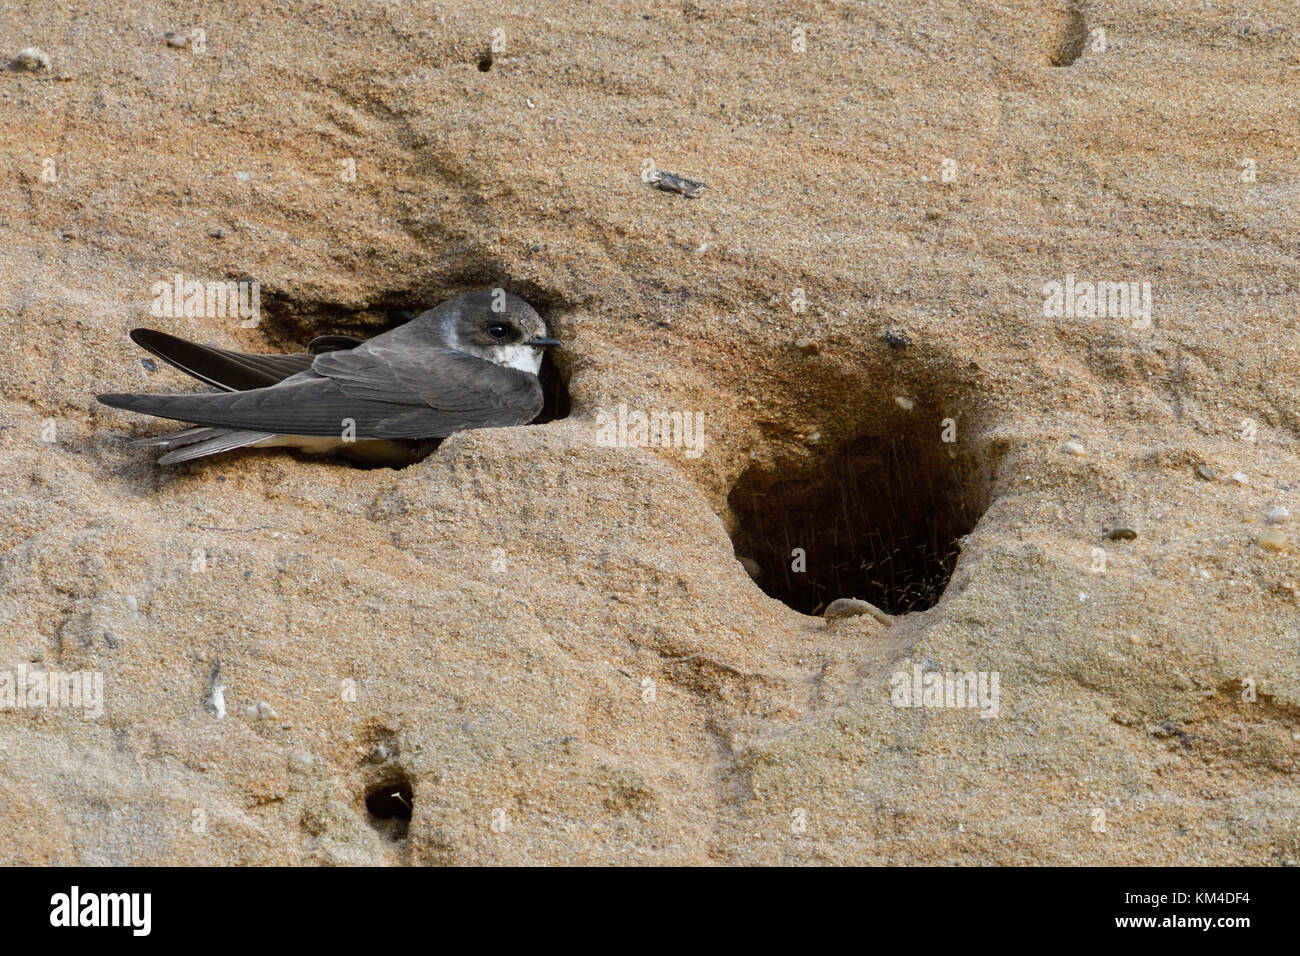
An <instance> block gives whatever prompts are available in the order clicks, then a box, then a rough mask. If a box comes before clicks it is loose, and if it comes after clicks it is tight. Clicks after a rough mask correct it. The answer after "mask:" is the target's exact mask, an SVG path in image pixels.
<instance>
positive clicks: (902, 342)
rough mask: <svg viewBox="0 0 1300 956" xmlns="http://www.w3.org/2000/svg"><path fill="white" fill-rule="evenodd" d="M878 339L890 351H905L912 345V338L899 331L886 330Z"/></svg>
mask: <svg viewBox="0 0 1300 956" xmlns="http://www.w3.org/2000/svg"><path fill="white" fill-rule="evenodd" d="M880 337H881V338H882V339H884V340H885V344H886V345H888V346H889V347H890V348H891V349H905V348H907V347H908V346H909V345H911V344H912V337H911V336H910V335H908V334H907V333H906V332H903V331H901V330H899V329H886V330H885V331H884V332H881V333H880Z"/></svg>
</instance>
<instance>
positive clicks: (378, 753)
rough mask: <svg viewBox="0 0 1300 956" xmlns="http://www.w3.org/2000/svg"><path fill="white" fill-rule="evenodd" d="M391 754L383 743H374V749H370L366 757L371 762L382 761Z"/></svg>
mask: <svg viewBox="0 0 1300 956" xmlns="http://www.w3.org/2000/svg"><path fill="white" fill-rule="evenodd" d="M391 756H392V754H391V753H389V750H388V748H387V747H385V746H384V745H383V744H375V746H374V749H372V750H371V751H370V753H369V755H368V756H367V757H366V759H367V760H369V761H370V762H371V763H383V762H384V761H386V760H387V759H388V758H389V757H391Z"/></svg>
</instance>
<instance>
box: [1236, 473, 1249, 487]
mask: <svg viewBox="0 0 1300 956" xmlns="http://www.w3.org/2000/svg"><path fill="white" fill-rule="evenodd" d="M1232 480H1233V481H1235V482H1236V483H1237V484H1239V485H1248V484H1250V479H1249V478H1248V477H1247V476H1246V473H1245V472H1244V471H1234V472H1233V473H1232Z"/></svg>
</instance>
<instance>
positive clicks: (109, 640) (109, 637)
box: [104, 631, 117, 650]
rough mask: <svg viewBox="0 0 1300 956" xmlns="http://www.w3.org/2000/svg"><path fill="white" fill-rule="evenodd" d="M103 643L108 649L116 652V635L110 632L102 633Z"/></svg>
mask: <svg viewBox="0 0 1300 956" xmlns="http://www.w3.org/2000/svg"><path fill="white" fill-rule="evenodd" d="M104 643H105V644H107V645H108V646H109V647H111V648H113V649H115V650H116V648H117V635H116V634H114V633H113V632H112V631H105V632H104Z"/></svg>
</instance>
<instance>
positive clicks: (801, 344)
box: [794, 339, 817, 355]
mask: <svg viewBox="0 0 1300 956" xmlns="http://www.w3.org/2000/svg"><path fill="white" fill-rule="evenodd" d="M794 347H795V348H797V349H798V350H799V351H800V352H802V353H803V354H804V355H816V354H817V343H816V342H814V341H813V340H812V339H795V340H794Z"/></svg>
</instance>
